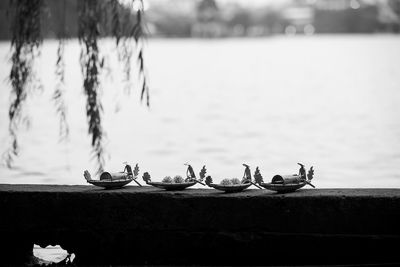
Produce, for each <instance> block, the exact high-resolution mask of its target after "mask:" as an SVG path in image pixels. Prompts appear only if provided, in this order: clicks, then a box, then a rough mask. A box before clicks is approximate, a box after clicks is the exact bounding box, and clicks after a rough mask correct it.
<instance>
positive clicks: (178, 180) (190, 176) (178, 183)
mask: <svg viewBox="0 0 400 267" xmlns="http://www.w3.org/2000/svg"><path fill="white" fill-rule="evenodd" d="M185 165H186V166H188V167H187V170H186V179H183V178H182V176H180V175H176V176H175V177H174V178H171V177H170V176H166V177H164V179H163V180H162V181H161V182H152V181H151V176H150V174H149V173H148V172H145V173H144V174H143V180H144V181H145V182H146V184H148V185H151V186H154V187H157V188H161V189H165V190H170V191H178V190H184V189H186V188H188V187H191V186H193V185H195V184H196V183H199V184H201V185H205V184H204V183H203V179H204V177H205V175H206V172H207V170H206V166H203V168H202V169H201V171H200V173H199V175H200V178H199V179H197V178H196V174H195V173H194V170H193V167H192V166H191V165H190V164H185Z"/></svg>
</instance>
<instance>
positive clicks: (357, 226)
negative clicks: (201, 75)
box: [0, 184, 400, 265]
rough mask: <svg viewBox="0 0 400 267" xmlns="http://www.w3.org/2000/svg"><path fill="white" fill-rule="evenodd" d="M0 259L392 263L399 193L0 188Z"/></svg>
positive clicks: (399, 228) (396, 258)
mask: <svg viewBox="0 0 400 267" xmlns="http://www.w3.org/2000/svg"><path fill="white" fill-rule="evenodd" d="M0 214H1V215H0V216H1V217H0V236H1V237H2V238H1V239H2V241H1V245H0V253H1V254H3V255H2V258H3V259H4V258H7V259H9V261H10V262H12V263H18V261H23V260H24V258H26V257H27V256H29V253H31V252H32V245H33V244H34V243H35V244H39V245H41V246H47V245H56V244H58V245H61V246H62V247H63V248H64V249H66V250H68V251H69V252H73V253H75V255H76V263H77V264H78V265H79V264H142V265H143V264H181V265H207V264H209V265H280V264H284V265H296V264H299V265H301V264H303V265H304V264H359V263H363V264H365V263H396V262H398V263H400V253H399V252H398V246H399V244H400V243H399V242H400V189H304V190H299V191H298V192H294V193H289V194H276V193H273V192H270V191H267V190H257V189H255V190H254V189H253V190H246V191H244V192H241V193H232V194H225V193H220V192H219V191H216V190H211V189H204V190H203V189H187V190H184V191H176V192H167V191H163V190H160V189H156V188H152V187H142V188H140V187H137V186H127V187H125V188H122V189H117V190H103V189H100V188H97V187H94V186H65V185H7V184H2V185H0Z"/></svg>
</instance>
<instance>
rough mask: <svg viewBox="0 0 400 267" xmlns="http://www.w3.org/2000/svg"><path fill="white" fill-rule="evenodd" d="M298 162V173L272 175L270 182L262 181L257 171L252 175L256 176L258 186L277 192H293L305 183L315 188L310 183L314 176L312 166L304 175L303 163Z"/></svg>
mask: <svg viewBox="0 0 400 267" xmlns="http://www.w3.org/2000/svg"><path fill="white" fill-rule="evenodd" d="M298 164H299V165H300V166H301V168H300V170H299V174H292V175H275V176H274V177H272V181H271V182H270V183H264V182H263V181H262V176H261V174H260V173H259V171H258V173H256V174H254V175H255V176H258V178H257V179H256V180H258V184H259V185H260V186H262V187H264V188H266V189H268V190H272V191H276V192H278V193H290V192H294V191H296V190H298V189H300V188H302V187H303V186H305V185H310V186H312V187H314V188H315V186H314V185H313V184H311V180H312V179H313V177H314V168H313V167H311V168H310V170H309V171H308V174H307V176H306V170H305V168H304V165H303V164H301V163H298ZM257 170H258V168H257Z"/></svg>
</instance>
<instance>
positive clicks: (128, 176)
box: [83, 163, 142, 189]
mask: <svg viewBox="0 0 400 267" xmlns="http://www.w3.org/2000/svg"><path fill="white" fill-rule="evenodd" d="M124 164H125V168H124V171H122V172H116V173H110V172H103V173H102V174H100V178H99V180H93V179H92V176H91V175H90V173H89V172H88V171H87V170H85V171H84V173H83V176H84V177H85V179H86V181H87V182H88V183H90V184H92V185H95V186H99V187H103V188H105V189H116V188H121V187H123V186H125V185H127V184H129V183H130V182H132V181H135V183H137V184H138V185H139V186H142V185H141V184H140V183H139V182H138V181H136V179H137V175H138V174H139V166H138V165H137V164H136V166H135V169H134V171H133V172H132V167H131V166H130V165H128V164H127V163H124Z"/></svg>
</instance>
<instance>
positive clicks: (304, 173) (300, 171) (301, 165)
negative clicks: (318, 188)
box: [297, 163, 306, 179]
mask: <svg viewBox="0 0 400 267" xmlns="http://www.w3.org/2000/svg"><path fill="white" fill-rule="evenodd" d="M297 164H299V165H300V169H299V175H300V177H301V178H304V179H306V169H305V168H304V165H303V164H301V163H297Z"/></svg>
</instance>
